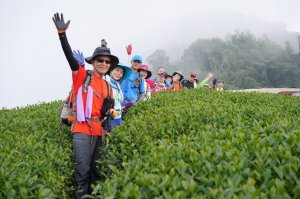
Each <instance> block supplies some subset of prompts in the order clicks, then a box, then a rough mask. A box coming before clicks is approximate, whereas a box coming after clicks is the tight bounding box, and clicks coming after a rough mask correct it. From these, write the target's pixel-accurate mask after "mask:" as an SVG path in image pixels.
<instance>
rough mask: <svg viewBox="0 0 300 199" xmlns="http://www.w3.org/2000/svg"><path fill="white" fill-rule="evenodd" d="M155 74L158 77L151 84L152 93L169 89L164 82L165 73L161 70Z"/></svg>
mask: <svg viewBox="0 0 300 199" xmlns="http://www.w3.org/2000/svg"><path fill="white" fill-rule="evenodd" d="M157 75H158V79H157V81H156V82H155V83H154V85H153V86H152V93H156V92H159V91H163V90H169V88H168V87H167V86H166V83H165V82H166V78H167V73H166V72H162V73H159V74H157Z"/></svg>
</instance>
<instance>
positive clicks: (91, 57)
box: [85, 53, 119, 65]
mask: <svg viewBox="0 0 300 199" xmlns="http://www.w3.org/2000/svg"><path fill="white" fill-rule="evenodd" d="M98 56H108V57H110V59H111V63H112V65H117V64H118V63H119V58H118V57H116V56H114V55H110V54H105V53H101V54H96V55H94V56H90V57H87V58H85V61H86V62H87V63H88V64H92V60H93V59H94V58H95V57H98Z"/></svg>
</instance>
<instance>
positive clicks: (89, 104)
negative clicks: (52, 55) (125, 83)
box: [53, 13, 119, 198]
mask: <svg viewBox="0 0 300 199" xmlns="http://www.w3.org/2000/svg"><path fill="white" fill-rule="evenodd" d="M53 21H54V24H55V26H56V28H57V31H58V35H59V39H60V42H61V45H62V49H63V51H64V54H65V56H66V59H67V61H68V63H69V66H70V68H71V70H72V80H73V88H74V95H73V98H72V102H73V111H74V115H75V121H74V122H73V125H72V137H73V138H72V142H73V151H74V155H75V181H76V185H77V187H76V188H78V189H79V190H80V191H77V192H76V193H75V197H76V198H81V197H82V196H84V195H85V194H90V193H91V192H92V190H91V185H92V184H95V182H96V181H97V180H99V179H100V176H99V172H98V171H97V169H98V167H97V164H96V161H97V160H99V159H100V152H99V150H98V148H99V147H100V146H101V145H102V144H103V140H104V139H105V137H104V136H105V133H106V132H105V131H104V130H103V129H102V126H101V123H102V119H103V117H104V116H106V115H105V114H107V113H108V112H109V109H107V110H104V109H103V108H104V107H107V106H111V104H112V105H113V103H111V101H110V100H108V99H111V98H113V92H110V90H111V88H110V86H109V83H108V82H106V81H105V80H104V79H103V76H104V75H105V74H106V73H107V72H108V71H109V68H110V67H111V66H112V65H117V64H118V62H119V59H118V58H117V57H116V56H114V55H112V54H111V53H110V49H109V48H108V47H107V43H106V41H105V40H102V41H101V47H97V48H96V49H95V51H94V53H93V55H92V56H90V57H87V58H85V61H86V62H87V63H89V64H91V65H92V66H93V70H92V72H91V76H90V78H91V81H90V83H89V85H83V83H84V82H86V81H85V78H86V77H87V73H89V72H88V71H87V70H85V69H84V68H83V67H80V65H79V63H78V62H77V60H76V59H75V58H74V57H73V54H72V49H71V47H70V45H69V42H68V40H67V36H66V30H67V28H68V26H69V24H70V21H68V22H67V23H65V21H64V17H63V14H61V15H59V13H56V14H54V17H53ZM89 74H90V73H89ZM109 93H110V94H109ZM112 101H113V100H112ZM107 102H108V103H109V104H110V105H108V104H107Z"/></svg>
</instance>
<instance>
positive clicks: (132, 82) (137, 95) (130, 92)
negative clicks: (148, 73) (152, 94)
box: [121, 55, 146, 117]
mask: <svg viewBox="0 0 300 199" xmlns="http://www.w3.org/2000/svg"><path fill="white" fill-rule="evenodd" d="M142 62H143V59H142V57H141V56H139V55H134V56H133V57H132V59H131V71H132V73H131V74H130V76H129V77H128V78H127V79H123V81H122V82H121V89H122V92H123V96H124V100H123V102H122V107H123V117H124V115H125V114H126V112H127V111H128V109H129V107H131V106H132V105H134V104H135V103H136V102H137V101H138V100H143V99H144V98H145V95H146V94H145V92H146V89H145V83H144V81H145V80H144V79H143V78H141V77H140V74H139V72H138V69H140V67H141V65H142Z"/></svg>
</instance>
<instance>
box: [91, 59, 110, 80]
mask: <svg viewBox="0 0 300 199" xmlns="http://www.w3.org/2000/svg"><path fill="white" fill-rule="evenodd" d="M110 65H111V59H110V57H108V56H97V57H95V58H94V60H93V66H94V70H95V72H96V74H98V75H105V74H106V73H107V71H108V70H109V68H110Z"/></svg>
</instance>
